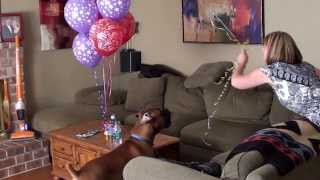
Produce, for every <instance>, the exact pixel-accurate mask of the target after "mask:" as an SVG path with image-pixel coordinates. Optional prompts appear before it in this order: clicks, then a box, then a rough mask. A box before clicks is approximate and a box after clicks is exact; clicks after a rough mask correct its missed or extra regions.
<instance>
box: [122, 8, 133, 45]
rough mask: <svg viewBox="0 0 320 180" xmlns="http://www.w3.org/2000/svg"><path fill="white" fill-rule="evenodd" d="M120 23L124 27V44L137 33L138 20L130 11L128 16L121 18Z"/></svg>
mask: <svg viewBox="0 0 320 180" xmlns="http://www.w3.org/2000/svg"><path fill="white" fill-rule="evenodd" d="M119 23H120V25H121V26H122V27H123V28H124V36H123V41H122V44H124V43H126V42H128V41H129V40H130V39H131V38H132V36H133V35H134V34H135V30H136V22H135V19H134V17H133V15H132V14H131V13H130V12H129V13H128V15H127V16H125V17H124V18H122V19H121V20H120V22H119Z"/></svg>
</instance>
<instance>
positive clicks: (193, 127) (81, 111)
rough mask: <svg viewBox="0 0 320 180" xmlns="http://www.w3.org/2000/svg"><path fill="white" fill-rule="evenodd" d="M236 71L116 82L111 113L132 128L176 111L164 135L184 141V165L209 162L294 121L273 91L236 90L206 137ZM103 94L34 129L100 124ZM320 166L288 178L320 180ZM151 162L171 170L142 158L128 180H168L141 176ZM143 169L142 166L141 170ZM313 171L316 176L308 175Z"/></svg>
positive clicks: (84, 98)
mask: <svg viewBox="0 0 320 180" xmlns="http://www.w3.org/2000/svg"><path fill="white" fill-rule="evenodd" d="M230 66H231V63H230V62H219V63H210V64H205V65H202V66H201V67H200V68H199V69H198V70H197V71H196V72H195V73H194V74H192V75H191V76H189V77H179V76H175V75H171V74H165V75H163V76H162V77H161V78H148V79H146V78H141V77H139V76H138V73H127V74H122V75H120V76H117V77H114V79H113V83H114V84H113V94H112V99H111V105H112V106H111V111H112V112H114V113H115V114H116V115H117V116H118V119H120V120H121V121H122V123H124V124H129V125H130V124H133V123H134V122H135V121H136V120H137V119H136V117H135V113H136V111H138V110H139V109H141V108H144V107H161V108H165V109H168V110H169V111H171V119H172V125H171V127H170V128H169V129H166V130H164V131H163V132H164V133H167V134H170V135H173V136H177V137H180V140H181V143H180V151H181V152H180V154H181V160H184V161H190V160H196V161H208V160H210V159H211V158H212V157H214V156H215V155H218V154H221V153H223V152H226V151H228V150H230V149H231V148H232V147H234V146H235V145H236V144H237V143H239V142H240V140H241V139H242V138H244V137H247V136H249V135H251V134H252V133H253V132H255V131H256V130H259V129H262V128H265V127H268V126H270V124H274V123H278V122H283V121H287V120H289V119H290V117H292V116H293V113H291V112H289V111H287V110H286V109H284V108H283V107H282V106H281V105H280V104H279V102H278V100H277V98H276V97H275V96H273V92H272V90H271V88H269V87H268V86H261V87H258V88H254V89H251V90H245V91H241V90H236V89H234V88H231V89H230V91H229V92H228V93H227V96H226V97H225V99H224V100H223V102H222V103H221V105H220V106H219V110H218V112H217V114H216V116H215V119H214V122H213V128H212V129H211V130H210V131H209V136H208V137H204V133H205V132H206V131H207V116H208V114H210V113H211V112H212V110H213V102H214V100H215V99H216V98H217V97H218V95H219V93H220V92H221V90H222V88H223V84H222V85H216V84H215V83H214V82H216V81H218V80H219V78H220V77H221V76H222V75H223V74H224V71H225V69H226V68H227V67H230ZM98 89H99V87H92V88H86V89H83V90H80V91H79V92H78V93H77V94H76V95H75V103H74V104H71V105H65V106H61V107H58V108H47V109H43V110H41V111H39V112H37V113H36V114H35V115H34V117H33V119H32V124H33V127H34V129H36V130H38V131H40V132H42V133H44V134H46V133H47V132H49V131H51V130H53V129H56V128H61V127H64V126H66V125H68V124H71V123H75V122H79V121H82V120H92V119H98V118H99V117H98V114H99V102H98V100H97V91H98ZM159 90H160V91H159ZM203 138H206V142H208V143H210V144H211V145H210V146H208V145H206V144H205V143H204V141H203V140H202V139H203ZM225 154H226V153H225ZM218 157H219V158H221V157H222V158H223V157H225V155H223V154H222V155H220V156H218ZM319 161H320V160H319V158H318V159H316V160H314V161H312V162H311V164H312V163H313V165H311V164H309V163H308V165H305V168H304V166H302V167H301V168H298V169H297V170H295V171H293V172H292V173H291V174H293V175H291V174H289V176H288V177H287V179H288V178H289V177H290V179H294V180H295V179H299V178H296V177H303V176H305V175H306V177H307V175H309V176H310V178H306V179H308V180H309V179H310V180H312V179H314V177H317V178H316V179H320V173H319V172H317V171H313V169H314V168H315V167H314V166H318V167H319V165H320V162H319ZM149 163H151V164H155V165H159V167H158V168H161V167H163V168H165V167H164V164H167V163H164V162H162V161H158V160H156V159H148V158H147V159H143V158H138V159H136V160H134V161H133V162H132V163H131V165H130V163H129V165H128V167H127V168H126V173H127V174H126V177H128V178H126V180H133V179H148V180H149V179H150V180H152V179H163V178H161V177H162V175H159V176H157V175H152V177H151V176H150V177H149V178H147V177H148V176H145V174H143V172H141V174H139V172H137V171H136V169H139V168H141V169H143V168H147V167H148V168H149V169H150V167H151V166H150V164H149ZM163 163H164V164H163ZM132 164H134V165H132ZM137 164H138V165H139V166H141V167H136V165H137ZM167 165H168V164H167ZM171 166H173V167H176V168H177V172H179V170H181V171H182V172H186V171H190V172H186V173H187V174H192V176H193V175H194V174H197V172H193V170H191V169H187V168H184V167H179V166H178V165H168V167H171ZM155 168H157V167H155ZM158 170H159V169H158ZM150 171H152V169H150ZM154 171H157V170H154ZM171 171H172V172H171ZM309 171H310V173H307V172H309ZM168 173H169V174H170V173H172V175H173V176H175V173H176V172H174V169H170V170H168ZM311 175H312V176H311ZM178 176H179V174H177V176H176V178H175V179H182V178H178ZM200 176H203V175H199V179H201V178H200ZM309 176H308V177H309ZM142 177H143V178H142ZM190 177H191V176H190ZM252 177H253V176H252ZM252 177H251V178H252ZM255 177H257V178H258V179H264V180H267V179H268V180H269V179H270V178H271V179H274V178H277V177H274V176H273V175H270V174H268V171H267V170H261V172H258V174H256V176H255ZM206 178H209V179H210V178H211V179H215V178H213V177H204V178H203V179H206ZM183 179H184V178H183ZM271 179H270V180H271ZM284 179H286V178H284ZM184 180H187V179H184Z"/></svg>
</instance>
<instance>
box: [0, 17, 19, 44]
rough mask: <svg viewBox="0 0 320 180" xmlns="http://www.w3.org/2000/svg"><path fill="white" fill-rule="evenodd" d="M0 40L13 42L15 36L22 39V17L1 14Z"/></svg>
mask: <svg viewBox="0 0 320 180" xmlns="http://www.w3.org/2000/svg"><path fill="white" fill-rule="evenodd" d="M0 21H1V40H2V41H3V42H15V37H16V35H18V36H19V38H20V40H22V39H23V23H22V15H21V14H19V13H7V14H6V13H4V14H1V20H0Z"/></svg>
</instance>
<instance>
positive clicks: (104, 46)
mask: <svg viewBox="0 0 320 180" xmlns="http://www.w3.org/2000/svg"><path fill="white" fill-rule="evenodd" d="M124 31H125V30H124V28H123V27H122V26H121V25H120V24H119V23H118V22H116V21H113V20H110V19H106V18H105V19H100V20H98V21H97V22H96V23H94V24H93V25H92V26H91V28H90V32H89V38H90V41H91V43H93V46H94V47H95V49H96V51H97V52H98V54H100V55H101V56H110V55H112V54H113V53H115V52H116V51H117V50H118V49H119V47H120V46H121V45H122V41H123V36H124Z"/></svg>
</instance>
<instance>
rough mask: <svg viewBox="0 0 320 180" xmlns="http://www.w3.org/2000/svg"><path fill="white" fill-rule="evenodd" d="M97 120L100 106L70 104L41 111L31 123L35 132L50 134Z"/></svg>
mask: <svg viewBox="0 0 320 180" xmlns="http://www.w3.org/2000/svg"><path fill="white" fill-rule="evenodd" d="M95 119H99V106H91V105H81V104H78V105H75V104H69V105H64V106H59V107H51V108H44V109H42V110H39V111H38V112H36V113H35V114H34V116H33V118H32V122H31V123H32V126H33V128H34V129H35V130H37V131H40V132H42V133H48V132H50V131H52V130H55V129H59V128H64V127H66V126H68V125H70V124H73V123H77V122H80V121H84V120H87V121H88V120H95Z"/></svg>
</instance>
